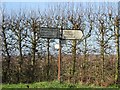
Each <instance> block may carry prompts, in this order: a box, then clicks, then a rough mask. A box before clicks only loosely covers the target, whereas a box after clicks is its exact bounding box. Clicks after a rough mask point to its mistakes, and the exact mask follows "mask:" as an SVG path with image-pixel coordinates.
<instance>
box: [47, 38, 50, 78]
mask: <svg viewBox="0 0 120 90" xmlns="http://www.w3.org/2000/svg"><path fill="white" fill-rule="evenodd" d="M49 40H50V39H47V44H48V45H47V51H48V56H47V64H48V65H47V66H48V67H47V80H49V72H50V60H49V43H50V41H49Z"/></svg>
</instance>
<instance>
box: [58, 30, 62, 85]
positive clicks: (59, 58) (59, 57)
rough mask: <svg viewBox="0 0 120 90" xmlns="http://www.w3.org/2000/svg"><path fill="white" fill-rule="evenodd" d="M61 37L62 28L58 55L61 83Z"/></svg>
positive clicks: (59, 79)
mask: <svg viewBox="0 0 120 90" xmlns="http://www.w3.org/2000/svg"><path fill="white" fill-rule="evenodd" d="M61 37H62V31H61V30H60V38H59V55H58V81H60V83H61V64H62V60H61V48H62V47H61Z"/></svg>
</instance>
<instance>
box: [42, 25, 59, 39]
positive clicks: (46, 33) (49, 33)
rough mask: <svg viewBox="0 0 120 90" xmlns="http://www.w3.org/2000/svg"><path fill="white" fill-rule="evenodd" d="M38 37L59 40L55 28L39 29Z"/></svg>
mask: <svg viewBox="0 0 120 90" xmlns="http://www.w3.org/2000/svg"><path fill="white" fill-rule="evenodd" d="M40 37H41V38H50V39H59V37H60V30H59V29H57V28H46V27H42V28H40Z"/></svg>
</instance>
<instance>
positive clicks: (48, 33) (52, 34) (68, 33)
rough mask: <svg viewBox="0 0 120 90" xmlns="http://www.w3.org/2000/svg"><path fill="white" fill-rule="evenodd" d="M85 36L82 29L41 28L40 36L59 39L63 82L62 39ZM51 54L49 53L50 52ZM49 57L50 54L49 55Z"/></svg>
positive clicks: (59, 63)
mask: <svg viewBox="0 0 120 90" xmlns="http://www.w3.org/2000/svg"><path fill="white" fill-rule="evenodd" d="M82 36H83V33H82V31H81V30H62V29H60V28H47V27H41V28H40V37H41V38H46V39H59V56H58V80H59V81H60V82H61V64H62V60H61V41H62V40H79V39H81V38H82ZM48 55H49V54H48ZM48 57H49V56H48Z"/></svg>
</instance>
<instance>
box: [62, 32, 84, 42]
mask: <svg viewBox="0 0 120 90" xmlns="http://www.w3.org/2000/svg"><path fill="white" fill-rule="evenodd" d="M82 36H83V33H82V31H80V30H63V35H62V39H69V40H71V39H81V38H82Z"/></svg>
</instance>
